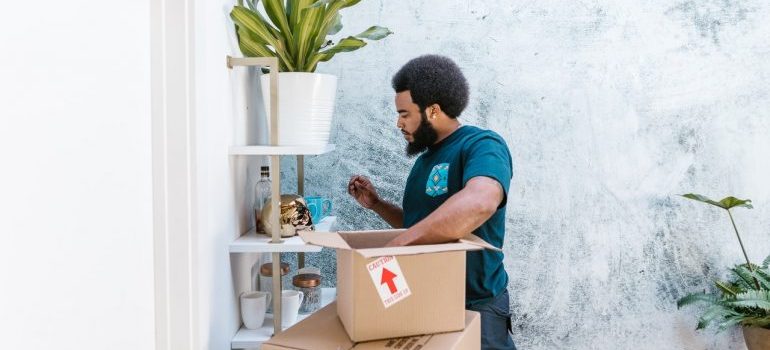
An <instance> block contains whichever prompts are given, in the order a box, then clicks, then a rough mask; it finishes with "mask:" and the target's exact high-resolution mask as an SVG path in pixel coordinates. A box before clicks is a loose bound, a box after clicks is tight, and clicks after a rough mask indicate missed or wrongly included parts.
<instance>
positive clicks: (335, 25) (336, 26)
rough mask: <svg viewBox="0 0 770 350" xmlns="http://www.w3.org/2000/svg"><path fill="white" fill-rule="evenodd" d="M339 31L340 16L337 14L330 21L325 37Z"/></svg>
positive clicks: (340, 26)
mask: <svg viewBox="0 0 770 350" xmlns="http://www.w3.org/2000/svg"><path fill="white" fill-rule="evenodd" d="M340 30H342V15H341V14H339V13H338V14H336V15H335V16H334V19H332V24H331V26H329V31H328V32H326V35H334V34H337V33H339V32H340Z"/></svg>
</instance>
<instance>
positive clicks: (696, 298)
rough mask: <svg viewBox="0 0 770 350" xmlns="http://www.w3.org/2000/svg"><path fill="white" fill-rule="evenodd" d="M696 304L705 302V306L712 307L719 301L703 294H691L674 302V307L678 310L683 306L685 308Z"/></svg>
mask: <svg viewBox="0 0 770 350" xmlns="http://www.w3.org/2000/svg"><path fill="white" fill-rule="evenodd" d="M698 302H705V303H707V304H711V305H714V304H719V302H720V301H719V298H717V297H715V296H713V295H711V294H706V293H705V292H700V293H693V294H690V295H687V296H685V297H683V298H681V299H679V300H678V301H677V302H676V307H677V308H678V309H681V308H682V307H684V306H687V305H690V304H693V303H698Z"/></svg>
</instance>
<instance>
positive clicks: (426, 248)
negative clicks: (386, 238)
mask: <svg viewBox="0 0 770 350" xmlns="http://www.w3.org/2000/svg"><path fill="white" fill-rule="evenodd" d="M481 249H484V248H482V247H480V246H479V245H476V244H469V243H463V242H456V243H443V244H428V245H410V246H404V247H387V248H367V249H356V252H357V253H359V254H361V255H362V256H363V257H365V258H375V257H379V256H391V255H415V254H426V253H440V252H449V251H457V250H481Z"/></svg>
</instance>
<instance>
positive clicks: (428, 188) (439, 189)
mask: <svg viewBox="0 0 770 350" xmlns="http://www.w3.org/2000/svg"><path fill="white" fill-rule="evenodd" d="M448 176H449V163H441V164H436V165H434V166H433V170H431V172H430V175H429V176H428V182H427V183H426V184H425V194H427V195H429V196H431V197H437V196H440V195H442V194H445V193H447V192H448V191H449V189H448V188H447V177H448Z"/></svg>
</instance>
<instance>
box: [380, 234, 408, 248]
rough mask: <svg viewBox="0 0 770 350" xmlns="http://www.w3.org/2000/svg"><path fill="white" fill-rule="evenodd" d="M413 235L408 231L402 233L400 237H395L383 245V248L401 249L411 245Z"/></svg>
mask: <svg viewBox="0 0 770 350" xmlns="http://www.w3.org/2000/svg"><path fill="white" fill-rule="evenodd" d="M413 236H414V234H413V233H411V232H410V231H408V230H407V231H404V232H402V233H401V234H400V235H398V236H396V238H393V239H391V240H390V242H388V244H386V245H385V247H403V246H407V245H409V244H411V242H412V240H413V238H412V237H413Z"/></svg>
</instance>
